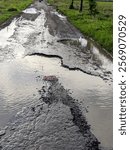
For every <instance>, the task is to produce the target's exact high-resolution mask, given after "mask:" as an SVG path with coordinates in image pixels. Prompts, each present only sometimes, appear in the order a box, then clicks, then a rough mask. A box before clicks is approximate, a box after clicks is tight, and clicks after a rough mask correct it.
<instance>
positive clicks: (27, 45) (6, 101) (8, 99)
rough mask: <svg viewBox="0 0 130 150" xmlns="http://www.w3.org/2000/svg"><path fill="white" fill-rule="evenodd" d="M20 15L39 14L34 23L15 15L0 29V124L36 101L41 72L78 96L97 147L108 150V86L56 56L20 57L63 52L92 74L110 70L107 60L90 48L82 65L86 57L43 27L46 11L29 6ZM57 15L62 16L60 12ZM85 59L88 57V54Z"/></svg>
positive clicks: (110, 145) (109, 91)
mask: <svg viewBox="0 0 130 150" xmlns="http://www.w3.org/2000/svg"><path fill="white" fill-rule="evenodd" d="M24 13H27V14H28V13H29V14H30V13H31V14H36V13H41V14H40V15H39V17H38V18H37V19H36V20H35V21H31V20H26V19H25V18H24V19H23V18H22V17H21V18H18V19H17V20H13V21H12V23H11V24H10V25H9V26H8V27H6V28H4V29H3V30H0V128H3V127H4V126H5V125H6V124H7V123H8V122H9V121H12V120H13V119H14V115H15V114H16V113H17V112H18V111H20V110H21V108H22V107H27V106H29V105H30V104H32V103H33V104H34V103H37V101H38V100H39V97H40V95H39V94H38V90H40V89H41V88H42V86H43V83H42V78H43V76H45V75H47V76H48V75H56V76H57V77H58V78H59V82H60V83H61V84H62V85H63V86H64V87H65V88H66V89H69V90H70V94H71V95H72V97H74V98H75V99H78V101H79V103H81V105H82V106H83V112H84V115H85V116H86V119H87V120H88V123H89V124H90V125H91V130H92V132H93V133H94V134H95V136H96V137H97V138H98V140H99V141H101V146H103V147H107V148H109V150H110V148H111V147H112V85H111V84H110V85H109V83H106V82H105V81H103V80H102V79H101V78H99V77H96V76H90V75H87V74H86V73H83V72H81V71H76V70H75V71H74V70H69V69H65V68H63V67H62V66H61V60H60V59H58V58H47V57H40V56H26V57H24V56H25V55H28V53H32V54H33V53H38V52H39V53H40V54H44V53H45V54H46V53H47V55H49V54H51V55H54V54H55V55H57V56H61V54H62V55H63V54H64V57H63V60H64V63H66V64H67V65H68V66H70V67H71V68H74V67H75V65H77V66H78V68H80V67H82V70H84V69H86V72H90V71H94V74H95V75H96V73H97V74H100V73H101V74H102V71H104V72H105V71H111V69H112V63H111V61H109V59H107V58H106V57H105V56H104V55H102V54H101V53H100V52H99V51H98V49H97V48H96V47H93V48H92V57H91V59H90V60H89V63H88V64H86V63H84V62H83V61H82V60H80V59H82V58H83V56H85V55H82V56H81V55H79V57H77V56H78V53H77V50H76V51H74V49H73V47H72V48H70V47H69V46H66V45H63V44H61V43H59V42H57V37H53V36H52V35H50V34H49V32H48V29H47V28H46V27H45V26H44V24H45V22H46V18H45V13H44V11H41V12H39V11H37V10H36V9H27V10H25V11H24ZM57 15H58V16H59V17H60V18H62V19H63V17H62V16H60V15H59V14H57ZM62 19H61V20H62ZM79 40H80V42H81V45H82V44H83V45H86V44H87V43H86V41H84V39H82V38H80V39H79ZM63 52H64V53H63ZM74 53H75V55H74ZM68 54H69V55H68ZM79 54H81V51H79ZM88 55H89V53H88ZM68 56H69V57H68ZM70 56H71V57H70ZM72 56H73V57H72ZM14 58H15V59H14ZM84 59H85V61H86V59H87V58H86V57H85V58H84ZM71 60H72V61H71ZM74 60H75V61H74ZM77 60H78V61H77ZM68 62H69V63H68ZM79 62H80V64H81V65H79ZM97 62H98V65H99V66H101V67H100V68H101V70H100V69H99V70H98V69H97V68H95V70H93V65H94V64H95V63H97ZM82 63H83V64H82ZM84 66H86V67H84ZM92 74H93V73H92ZM111 76H112V74H111ZM110 83H111V82H110ZM85 110H87V111H88V113H87V112H85Z"/></svg>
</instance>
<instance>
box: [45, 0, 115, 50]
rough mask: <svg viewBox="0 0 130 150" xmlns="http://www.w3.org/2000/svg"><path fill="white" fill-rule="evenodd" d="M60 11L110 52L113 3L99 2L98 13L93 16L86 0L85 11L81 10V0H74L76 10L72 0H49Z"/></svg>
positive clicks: (111, 47) (111, 46)
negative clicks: (72, 7)
mask: <svg viewBox="0 0 130 150" xmlns="http://www.w3.org/2000/svg"><path fill="white" fill-rule="evenodd" d="M48 2H49V3H50V4H52V5H54V6H55V7H56V8H57V10H58V11H60V12H61V13H63V14H64V15H66V16H67V17H68V20H69V21H70V22H71V23H72V24H73V25H75V26H76V27H77V28H78V29H79V30H80V31H81V32H82V33H83V34H84V35H85V36H88V37H91V38H93V39H94V40H95V41H96V42H97V43H99V44H100V46H102V47H103V48H105V49H106V50H107V51H108V52H109V53H112V50H113V35H112V34H113V32H112V31H113V22H112V16H113V3H112V2H97V9H98V12H99V13H98V14H97V15H96V16H95V17H93V16H91V15H89V11H88V1H87V0H84V8H83V12H82V13H80V12H79V2H80V0H74V7H75V9H74V10H70V9H68V8H69V5H70V2H71V1H70V0H48Z"/></svg>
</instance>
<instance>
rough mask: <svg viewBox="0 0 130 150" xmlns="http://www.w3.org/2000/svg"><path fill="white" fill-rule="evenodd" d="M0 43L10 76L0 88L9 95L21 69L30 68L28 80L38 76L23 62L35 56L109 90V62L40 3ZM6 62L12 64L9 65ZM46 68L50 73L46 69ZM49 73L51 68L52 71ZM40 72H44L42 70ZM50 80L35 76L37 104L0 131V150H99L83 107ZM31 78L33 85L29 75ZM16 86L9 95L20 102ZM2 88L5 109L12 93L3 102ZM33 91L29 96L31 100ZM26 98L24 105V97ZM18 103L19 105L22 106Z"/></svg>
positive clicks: (2, 35)
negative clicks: (57, 62)
mask: <svg viewBox="0 0 130 150" xmlns="http://www.w3.org/2000/svg"><path fill="white" fill-rule="evenodd" d="M0 39H1V41H0V63H1V66H6V69H7V70H6V69H5V70H4V72H5V73H6V72H8V71H9V73H10V76H7V77H8V78H9V80H8V79H7V78H6V77H4V75H1V77H2V78H3V79H5V80H4V81H6V80H8V82H7V81H6V82H7V83H5V82H2V81H1V83H2V84H3V87H4V84H7V85H8V86H9V89H8V90H7V91H9V92H10V90H12V89H13V88H14V87H13V86H14V83H13V82H14V81H15V80H14V79H17V78H19V77H20V73H19V70H20V71H24V69H25V70H26V69H27V68H26V65H25V64H28V65H29V67H30V68H31V69H30V68H29V69H30V70H29V72H27V74H26V76H29V75H28V74H31V73H30V72H31V71H32V70H33V71H34V70H35V73H37V72H38V71H37V69H32V68H33V67H34V68H35V66H33V65H32V66H31V63H30V64H29V60H30V59H26V57H35V56H40V57H43V59H45V57H49V58H52V57H53V58H58V59H60V63H61V65H62V67H65V68H67V69H69V70H73V71H80V72H83V73H85V74H90V75H94V76H99V77H101V78H102V79H103V80H104V81H107V83H106V84H107V85H108V84H110V85H111V84H112V62H111V60H109V58H107V57H106V56H105V55H103V54H101V53H100V52H99V50H98V49H97V48H96V47H95V46H94V45H93V44H92V43H89V41H87V40H86V39H84V37H83V35H82V34H81V33H80V32H79V31H78V30H77V29H76V28H74V27H73V26H72V25H71V24H70V23H69V22H68V21H67V18H66V17H65V16H62V15H61V14H59V13H57V12H56V11H55V10H54V9H53V8H52V7H51V6H48V5H47V4H46V3H45V2H44V1H42V2H41V3H39V2H38V1H35V3H34V4H32V5H31V6H30V8H28V9H26V10H25V11H24V12H23V13H22V14H21V16H20V17H18V18H17V19H14V20H13V21H12V22H11V24H10V25H8V26H7V27H5V28H4V29H3V30H0ZM37 59H40V58H37ZM23 60H24V63H23V64H22V63H21V61H23ZM10 62H13V63H12V64H13V65H12V64H11V63H10ZM41 62H42V61H41ZM14 63H16V67H18V66H19V67H18V69H15V65H14ZM7 66H13V67H14V68H12V69H11V71H10V70H9V68H8V67H7ZM42 67H43V66H42ZM48 67H50V66H49V63H48ZM4 68H5V67H4ZM23 68H24V69H23ZM50 69H52V68H51V67H50ZM12 70H13V71H12ZM42 70H44V67H43V68H42ZM12 72H13V73H12ZM11 73H12V74H11ZM7 74H8V73H7ZM44 74H45V73H44ZM23 75H24V73H23ZM53 75H54V76H50V75H47V76H45V75H41V72H40V75H37V76H36V75H33V76H36V78H39V77H40V83H42V87H41V89H39V90H38V89H37V87H35V89H34V88H32V89H33V90H36V91H37V90H38V91H39V95H40V98H38V97H35V101H33V100H32V103H31V104H30V103H29V104H28V105H27V104H26V103H25V107H24V108H22V110H21V111H20V112H18V113H17V114H16V116H15V117H14V118H13V120H12V121H11V122H12V123H10V125H8V126H6V127H4V128H2V129H1V130H0V141H1V143H0V149H2V150H23V149H25V150H26V149H29V150H33V149H34V150H36V149H38V150H99V149H100V148H99V147H100V146H99V141H98V140H97V138H96V137H95V136H94V135H93V133H92V132H91V130H90V125H89V124H88V122H87V121H86V117H85V116H84V113H83V111H82V109H83V108H82V106H81V105H80V104H79V102H78V101H77V100H75V99H74V98H72V96H70V94H69V92H68V91H67V90H65V88H64V87H63V86H62V85H61V84H60V83H59V81H58V77H57V76H55V74H53ZM13 76H14V77H13ZM26 76H25V77H26ZM29 78H31V79H33V78H32V74H31V75H30V76H29ZM31 79H28V81H27V80H25V79H24V78H22V77H21V83H22V82H23V81H24V80H25V81H24V82H25V87H28V86H26V83H28V82H29V83H31V81H30V80H31ZM18 81H19V80H18ZM12 83H13V84H12ZM17 84H18V85H17V86H16V88H15V90H16V91H15V92H14V91H13V92H14V93H13V94H14V95H13V96H14V97H13V98H15V99H17V98H18V99H19V98H20V99H21V95H22V97H24V93H23V94H21V93H20V94H19V95H18V96H16V95H17V90H18V92H19V90H21V89H22V88H25V87H24V86H23V87H21V86H20V83H19V82H18V83H17ZM32 85H33V84H32ZM99 85H100V84H99ZM5 87H6V86H5ZM5 87H4V88H3V89H1V90H0V100H1V101H0V103H1V104H3V101H6V103H8V101H9V100H8V99H11V96H12V95H11V94H12V93H11V94H9V96H7V95H8V94H7V93H8V92H5V91H6V90H5V89H6V88H5ZM99 89H100V88H99ZM26 90H28V89H23V91H24V92H25V91H26ZM33 90H32V93H31V94H32V95H33V96H35V94H34V93H33V92H34V91H33ZM30 91H31V89H30ZM30 91H29V92H30ZM11 92H12V91H11ZM25 93H26V92H25ZM27 93H28V91H27ZM27 93H26V94H27ZM3 95H4V96H5V97H7V98H5V97H4V96H3ZM111 95H112V93H111ZM105 96H106V95H105ZM3 97H4V98H3ZM99 97H100V96H99ZM108 97H109V96H108ZM13 98H12V100H13ZM26 98H27V99H28V95H27V96H26ZM26 98H25V99H26ZM31 98H32V97H31ZM85 98H86V97H85ZM29 99H30V97H29ZM32 99H34V98H32ZM22 100H23V99H22ZM22 100H21V101H22ZM21 101H19V102H18V103H20V104H22V103H21ZM25 101H26V100H25ZM22 106H23V104H22ZM6 107H7V106H6ZM11 107H12V106H11ZM18 108H20V107H18ZM9 112H11V111H9ZM111 115H112V114H111ZM102 149H103V148H102ZM105 150H106V149H105ZM109 150H110V149H109Z"/></svg>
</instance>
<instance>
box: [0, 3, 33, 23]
mask: <svg viewBox="0 0 130 150" xmlns="http://www.w3.org/2000/svg"><path fill="white" fill-rule="evenodd" d="M32 2H33V0H0V24H2V23H3V22H5V21H6V20H8V19H9V18H11V17H13V16H16V15H17V14H19V13H20V12H21V11H22V10H23V9H25V8H26V7H27V6H29V5H30V4H31V3H32Z"/></svg>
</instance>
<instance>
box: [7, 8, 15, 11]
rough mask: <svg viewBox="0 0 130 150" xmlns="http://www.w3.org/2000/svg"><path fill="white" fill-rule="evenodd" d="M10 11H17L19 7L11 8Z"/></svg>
mask: <svg viewBox="0 0 130 150" xmlns="http://www.w3.org/2000/svg"><path fill="white" fill-rule="evenodd" d="M8 11H17V8H9V9H8Z"/></svg>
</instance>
